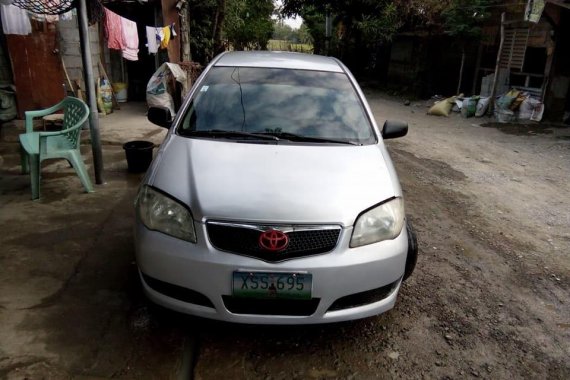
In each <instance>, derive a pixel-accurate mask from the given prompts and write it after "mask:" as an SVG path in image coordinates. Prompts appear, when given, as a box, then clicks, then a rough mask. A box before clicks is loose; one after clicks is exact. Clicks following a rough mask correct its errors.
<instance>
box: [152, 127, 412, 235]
mask: <svg viewBox="0 0 570 380" xmlns="http://www.w3.org/2000/svg"><path fill="white" fill-rule="evenodd" d="M385 157H386V158H387V160H388V161H386V159H385ZM151 170H152V171H151V172H150V173H149V177H148V178H149V180H148V182H149V184H151V185H152V186H154V187H156V188H158V189H160V190H162V191H164V192H166V193H167V194H170V195H172V196H173V197H174V198H176V199H178V200H180V201H181V202H183V203H185V204H187V205H188V206H189V207H190V209H191V211H192V215H193V217H194V219H195V220H196V221H201V222H204V221H206V220H208V219H210V220H227V221H241V222H248V221H249V222H263V223H268V224H273V223H283V224H285V223H290V224H301V223H302V224H306V223H307V224H328V223H331V224H341V225H343V226H350V225H352V224H353V223H354V221H355V219H356V217H357V216H358V214H360V213H361V212H362V211H364V210H365V209H367V208H369V207H371V206H373V205H375V204H377V203H379V202H382V201H384V200H386V199H388V198H391V197H394V196H398V195H401V189H400V186H399V183H398V181H397V179H396V176H395V172H394V169H393V167H392V164H391V161H390V158H389V156H388V153H387V152H386V150H385V147H384V145H383V144H382V143H380V144H378V145H367V146H352V145H325V144H320V145H316V144H311V145H289V144H279V145H276V144H274V143H271V144H258V143H241V142H235V141H228V140H207V139H191V138H185V137H180V136H176V135H171V136H170V138H168V139H167V141H166V142H165V144H164V146H163V147H162V149H161V150H160V152H159V154H158V157H157V159H156V160H155V162H154V163H153V166H152V169H151Z"/></svg>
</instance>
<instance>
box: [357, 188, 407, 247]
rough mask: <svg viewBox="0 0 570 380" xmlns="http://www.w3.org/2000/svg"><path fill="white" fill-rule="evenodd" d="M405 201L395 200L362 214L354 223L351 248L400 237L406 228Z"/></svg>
mask: <svg viewBox="0 0 570 380" xmlns="http://www.w3.org/2000/svg"><path fill="white" fill-rule="evenodd" d="M404 215H405V213H404V200H403V199H402V198H394V199H392V200H390V201H388V202H386V203H382V204H381V205H380V206H377V207H374V208H373V209H371V210H368V211H366V212H364V213H363V214H361V215H360V216H359V217H358V219H356V222H355V223H354V231H353V232H352V239H351V240H350V247H351V248H354V247H360V246H362V245H367V244H372V243H377V242H379V241H382V240H390V239H394V238H396V237H398V235H400V232H401V231H402V228H403V227H404Z"/></svg>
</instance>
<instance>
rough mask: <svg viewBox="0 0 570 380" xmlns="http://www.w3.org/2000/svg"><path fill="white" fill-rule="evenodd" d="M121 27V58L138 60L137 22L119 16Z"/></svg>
mask: <svg viewBox="0 0 570 380" xmlns="http://www.w3.org/2000/svg"><path fill="white" fill-rule="evenodd" d="M121 28H122V35H123V58H125V59H128V60H129V61H138V60H139V56H138V54H139V33H138V31H137V23H136V22H134V21H131V20H129V19H126V18H124V17H121Z"/></svg>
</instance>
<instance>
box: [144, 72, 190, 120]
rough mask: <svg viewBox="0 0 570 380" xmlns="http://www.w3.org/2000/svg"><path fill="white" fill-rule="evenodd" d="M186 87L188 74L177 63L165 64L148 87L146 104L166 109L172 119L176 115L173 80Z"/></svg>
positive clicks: (152, 78)
mask: <svg viewBox="0 0 570 380" xmlns="http://www.w3.org/2000/svg"><path fill="white" fill-rule="evenodd" d="M173 78H174V79H175V80H176V81H177V82H180V83H182V86H183V88H184V87H185V86H186V72H185V71H184V70H182V68H181V67H180V66H179V65H177V64H176V63H170V62H165V63H163V64H162V65H161V66H160V67H159V68H158V70H156V71H155V72H154V74H153V75H152V77H151V78H150V80H149V81H148V84H147V86H146V102H147V104H148V106H149V107H166V108H168V109H169V110H170V114H171V115H172V117H174V115H176V111H175V110H174V98H173V97H172V94H171V92H172V91H174V88H173V86H172V79H173Z"/></svg>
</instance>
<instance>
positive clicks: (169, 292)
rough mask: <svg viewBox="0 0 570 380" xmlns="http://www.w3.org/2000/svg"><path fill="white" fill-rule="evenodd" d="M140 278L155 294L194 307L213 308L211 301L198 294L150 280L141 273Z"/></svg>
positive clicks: (150, 278) (190, 290)
mask: <svg viewBox="0 0 570 380" xmlns="http://www.w3.org/2000/svg"><path fill="white" fill-rule="evenodd" d="M142 277H143V279H144V282H146V284H147V285H148V286H149V287H150V288H152V289H153V290H154V291H156V292H159V293H162V294H164V295H165V296H168V297H171V298H175V299H177V300H180V301H183V302H187V303H192V304H195V305H200V306H206V307H211V308H214V304H212V301H210V299H209V298H208V297H206V296H205V295H203V294H202V293H200V292H197V291H195V290H192V289H188V288H184V287H182V286H178V285H174V284H170V283H168V282H164V281H161V280H157V279H156V278H152V277H150V276H148V275H146V274H144V273H142Z"/></svg>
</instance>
